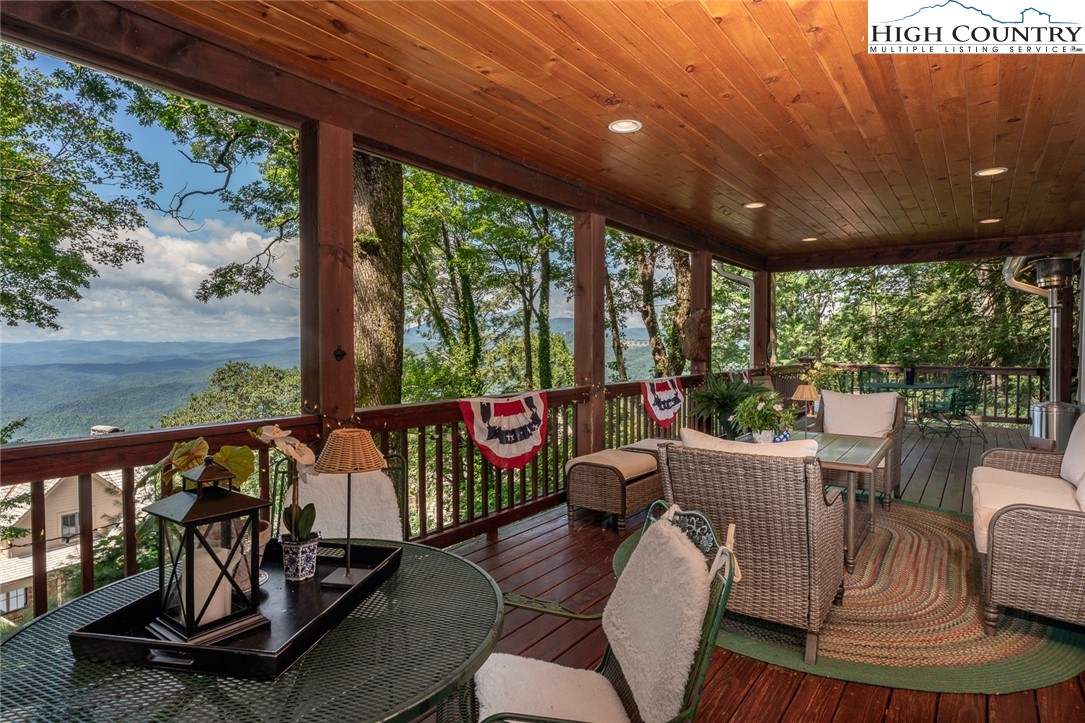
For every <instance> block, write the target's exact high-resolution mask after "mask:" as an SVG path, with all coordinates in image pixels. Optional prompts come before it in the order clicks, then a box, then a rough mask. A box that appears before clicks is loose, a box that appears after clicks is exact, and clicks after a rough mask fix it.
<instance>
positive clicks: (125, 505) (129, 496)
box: [121, 467, 136, 577]
mask: <svg viewBox="0 0 1085 723" xmlns="http://www.w3.org/2000/svg"><path fill="white" fill-rule="evenodd" d="M121 515H122V517H121V519H122V520H123V523H122V534H123V536H124V575H125V577H128V576H130V575H135V574H136V471H135V470H134V469H133V468H131V467H125V468H124V469H123V470H121Z"/></svg>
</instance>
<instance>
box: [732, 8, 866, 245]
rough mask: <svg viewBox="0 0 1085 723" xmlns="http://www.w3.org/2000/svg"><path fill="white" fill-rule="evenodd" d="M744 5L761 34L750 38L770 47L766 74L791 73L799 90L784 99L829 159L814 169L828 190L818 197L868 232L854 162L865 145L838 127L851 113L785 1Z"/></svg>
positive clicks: (859, 160)
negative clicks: (772, 60) (857, 144)
mask: <svg viewBox="0 0 1085 723" xmlns="http://www.w3.org/2000/svg"><path fill="white" fill-rule="evenodd" d="M745 9H746V10H747V11H748V12H749V13H750V15H751V17H752V18H753V21H754V25H755V27H757V31H756V32H757V33H759V34H760V36H759V37H758V38H757V41H756V42H755V43H754V44H755V45H765V46H766V47H771V48H773V49H774V50H775V54H776V58H777V60H776V61H775V63H776V64H775V67H773V68H765V69H764V70H765V72H766V75H767V77H771V78H776V79H778V78H781V77H790V78H792V79H793V82H794V84H795V86H796V87H797V88H799V89H800V90H799V92H798V93H797V94H796V95H795V96H794V97H793V98H792V99H791V100H790V102H788V103H787V108H788V110H789V112H791V113H793V114H797V116H798V118H799V120H800V123H804V124H805V125H806V126H807V127H808V128H809V130H810V132H811V133H812V134H813V137H814V141H815V143H816V144H817V145H818V147H819V148H820V149H821V150H822V152H823V153H824V154H825V155H826V156H827V157H828V159H829V165H827V166H825V165H823V166H821V167H820V168H819V171H820V173H821V176H822V178H823V179H824V180H825V182H826V185H828V186H829V187H830V188H831V189H832V191H831V195H823V196H822V199H821V202H822V203H824V204H827V205H829V206H831V207H832V208H833V209H834V210H835V211H837V212H839V213H840V214H842V216H843V217H844V218H845V219H846V224H847V226H850V227H851V228H854V229H855V233H856V234H857V235H859V236H870V235H872V234H873V233H874V232H875V231H876V230H877V229H874V228H871V226H870V225H869V220H868V219H869V215H868V214H865V212H866V211H867V210H868V208H869V207H870V206H871V205H872V204H871V194H870V189H869V188H867V187H866V181H865V180H864V179H863V176H862V172H861V170H860V169H859V167H858V165H857V164H859V163H862V159H863V156H864V155H865V149H864V150H863V151H862V152H859V151H858V149H856V148H855V147H854V143H851V142H850V141H851V139H849V137H848V135H847V133H846V132H843V129H844V128H846V126H847V125H850V123H851V118H850V115H849V114H848V113H847V112H846V111H843V110H842V108H843V106H842V104H841V102H840V99H839V97H837V94H836V89H835V88H833V86H832V84H831V83H829V82H828V80H827V79H826V78H825V76H824V74H823V73H822V72H821V70H820V67H819V62H818V59H817V58H816V56H815V54H814V52H813V51H812V50H811V49H810V47H809V46H808V45H807V43H806V39H805V37H803V33H802V31H801V29H800V28H799V27H798V26H797V25H796V22H795V17H794V16H793V15H792V14H791V13H790V11H789V10H788V8H787V6H786V5H784V4H783V3H768V4H763V3H758V4H755V5H750V6H746V7H745ZM755 37H756V36H755ZM743 50H744V51H745V48H743ZM841 122H842V123H843V125H842V124H841ZM834 199H835V200H834ZM823 233H824V231H822V232H821V233H818V234H817V235H819V236H821V235H823Z"/></svg>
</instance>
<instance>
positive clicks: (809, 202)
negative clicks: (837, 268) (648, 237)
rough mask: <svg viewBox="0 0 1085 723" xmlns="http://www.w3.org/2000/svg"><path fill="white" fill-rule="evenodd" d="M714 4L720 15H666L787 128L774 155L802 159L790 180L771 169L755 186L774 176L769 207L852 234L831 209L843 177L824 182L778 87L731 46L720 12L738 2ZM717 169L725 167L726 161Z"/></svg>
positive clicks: (680, 10)
mask: <svg viewBox="0 0 1085 723" xmlns="http://www.w3.org/2000/svg"><path fill="white" fill-rule="evenodd" d="M718 9H719V10H720V11H721V14H720V15H719V16H718V18H713V17H709V16H707V15H705V14H704V11H703V8H701V7H700V6H697V5H693V4H679V5H674V6H670V7H668V8H667V15H668V17H670V18H671V20H672V21H673V22H675V23H676V24H677V25H678V26H679V27H680V28H681V29H682V30H683V32H684V33H685V34H686V35H687V37H689V38H690V39H691V41H693V42H695V43H697V44H698V45H700V46H706V47H710V48H711V50H712V55H713V59H714V60H713V62H714V63H715V65H716V67H717V68H720V67H721V66H722V67H726V68H728V69H729V71H730V73H731V74H730V75H729V76H728V77H729V78H731V79H732V80H733V81H734V83H735V88H736V90H738V92H739V93H740V95H741V96H742V97H743V99H744V100H745V101H746V102H747V103H749V104H751V105H753V106H755V107H756V108H757V109H758V111H759V112H760V113H762V115H763V114H764V113H768V114H769V115H770V116H773V117H772V118H769V117H768V116H764V115H763V117H766V119H767V120H768V121H769V122H770V123H772V122H773V120H774V119H775V121H776V122H775V123H774V125H776V126H778V127H781V128H786V129H787V131H788V132H787V133H786V134H782V138H784V142H785V143H789V144H791V149H792V152H791V153H790V154H789V153H788V152H787V150H786V149H785V150H784V151H783V152H781V154H780V156H781V157H785V158H788V157H794V158H796V159H803V160H804V161H805V162H806V163H805V164H800V166H799V168H798V169H797V170H795V171H794V172H793V173H792V174H791V175H792V176H793V180H792V181H791V182H790V183H789V181H788V179H786V178H782V177H780V176H779V175H775V174H773V175H772V176H768V177H767V178H764V179H761V180H760V182H759V184H758V187H760V188H765V187H766V186H768V185H769V184H767V183H766V181H767V180H768V179H771V178H775V179H777V180H773V181H770V182H769V183H771V186H769V188H768V190H766V191H765V192H763V193H762V200H765V201H768V202H770V203H771V204H772V205H773V207H774V208H780V209H785V210H786V209H787V208H788V207H789V204H792V205H791V207H793V208H796V209H797V210H796V211H795V216H796V219H797V220H799V221H805V223H803V225H804V226H805V227H806V228H808V229H809V228H827V227H838V228H840V229H841V231H840V234H841V235H844V236H847V235H852V234H854V235H858V229H855V228H853V227H851V226H850V225H849V221H848V220H847V219H846V218H845V217H844V215H843V214H841V213H840V212H838V211H837V204H838V203H839V204H840V205H842V204H843V202H842V200H841V199H840V198H839V197H838V196H837V195H836V191H835V190H834V188H835V187H839V186H842V185H843V179H841V178H839V175H838V174H837V178H836V182H835V183H830V182H828V181H826V180H825V178H823V177H822V175H821V174H820V173H819V172H818V170H817V169H819V168H825V167H829V168H831V167H832V162H831V161H830V159H829V158H828V157H827V156H826V155H825V154H824V153H823V152H822V151H821V150H820V149H819V148H818V147H817V145H816V144H815V142H814V140H813V138H812V137H810V136H808V135H807V129H806V127H805V125H804V124H803V123H801V122H798V121H797V120H796V119H795V118H794V117H793V116H792V114H790V113H789V112H787V111H786V110H784V109H783V100H782V98H780V97H777V95H776V93H777V92H779V91H780V88H775V89H774V91H775V92H774V91H770V90H769V89H768V86H767V85H766V81H765V80H764V74H763V73H758V71H757V70H756V69H755V68H754V67H753V66H752V65H751V62H752V61H751V58H750V54H749V53H745V52H743V49H742V48H739V47H738V46H736V45H734V43H735V41H736V39H737V38H738V37H739V34H738V33H737V31H735V30H734V29H733V28H731V27H729V25H730V24H733V22H736V21H731V20H729V17H730V16H725V13H734V12H739V11H741V7H739V6H737V4H727V5H724V6H720V7H719V8H718ZM744 17H745V19H746V20H747V21H748V24H749V26H750V27H752V28H754V29H755V30H756V26H755V25H754V24H753V21H752V18H749V16H748V14H747V15H745V16H744ZM737 22H742V20H741V19H740V20H738V21H737ZM703 28H709V29H710V31H711V32H709V33H708V34H704V33H703V32H702V29H703ZM755 47H757V48H758V50H757V52H759V53H760V52H763V48H761V46H756V45H755ZM772 57H774V58H775V61H774V62H773V64H774V65H779V63H780V60H779V57H778V56H776V55H775V54H773V55H772ZM787 82H788V78H787V76H786V75H785V76H782V77H777V78H776V79H775V80H774V81H773V83H774V84H776V85H780V84H786V83H787ZM781 119H782V120H781ZM791 136H795V138H794V139H792V138H791ZM796 144H798V145H796ZM722 168H723V169H725V170H726V166H723V167H722ZM795 184H802V186H805V189H802V188H799V187H798V186H796V185H795ZM777 189H787V190H789V191H792V192H791V193H788V192H786V191H785V192H783V193H781V192H780V191H779V190H777ZM815 198H818V199H819V202H814V201H813V199H815ZM834 201H835V202H834Z"/></svg>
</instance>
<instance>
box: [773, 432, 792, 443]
mask: <svg viewBox="0 0 1085 723" xmlns="http://www.w3.org/2000/svg"><path fill="white" fill-rule="evenodd" d="M789 439H791V432H780V433H779V434H773V435H772V441H773V442H786V441H788V440H789Z"/></svg>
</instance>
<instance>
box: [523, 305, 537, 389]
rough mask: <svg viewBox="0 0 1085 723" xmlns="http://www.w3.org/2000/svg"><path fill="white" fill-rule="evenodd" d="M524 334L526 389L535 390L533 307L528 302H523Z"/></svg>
mask: <svg viewBox="0 0 1085 723" xmlns="http://www.w3.org/2000/svg"><path fill="white" fill-rule="evenodd" d="M523 313H524V318H523V324H522V326H523V334H524V389H525V390H526V389H534V388H535V365H534V363H533V362H534V356H535V353H534V352H533V351H532V348H531V307H530V306H529V305H528V303H527V300H526V299H525V300H524V301H523Z"/></svg>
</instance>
